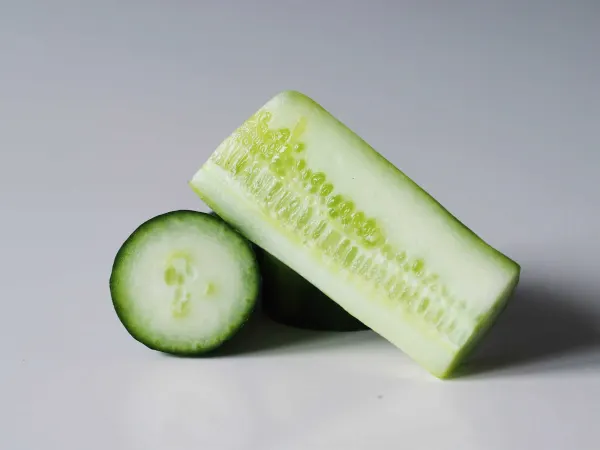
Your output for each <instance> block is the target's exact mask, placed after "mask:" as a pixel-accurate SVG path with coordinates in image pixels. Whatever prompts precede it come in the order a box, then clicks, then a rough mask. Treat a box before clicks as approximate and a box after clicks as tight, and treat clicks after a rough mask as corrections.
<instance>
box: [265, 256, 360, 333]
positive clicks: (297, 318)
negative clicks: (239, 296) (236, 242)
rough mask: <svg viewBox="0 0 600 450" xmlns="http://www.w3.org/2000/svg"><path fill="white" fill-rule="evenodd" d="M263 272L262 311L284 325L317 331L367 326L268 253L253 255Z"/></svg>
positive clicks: (350, 329) (351, 329)
mask: <svg viewBox="0 0 600 450" xmlns="http://www.w3.org/2000/svg"><path fill="white" fill-rule="evenodd" d="M256 256H257V258H258V262H259V265H260V270H261V273H262V280H263V281H262V309H263V311H264V313H265V314H266V315H267V316H268V317H270V318H271V319H272V320H274V321H276V322H279V323H281V324H283V325H287V326H291V327H295V328H303V329H309V330H317V331H359V330H364V329H366V328H367V327H365V325H364V324H363V323H361V322H360V321H359V320H358V319H356V318H355V317H353V316H351V315H350V314H349V313H348V312H347V311H346V310H344V309H343V308H342V307H341V306H340V305H339V304H337V303H336V302H334V301H333V300H331V299H330V298H329V297H327V296H326V295H325V294H324V293H323V292H321V291H320V290H318V289H317V288H316V287H315V286H313V285H312V284H310V283H309V282H308V281H307V280H306V279H305V278H303V277H302V276H300V275H299V274H298V273H296V272H294V271H293V270H292V269H290V268H289V267H288V266H286V265H285V264H283V263H282V262H281V261H279V260H278V259H277V258H276V257H274V256H273V255H271V254H270V253H268V252H266V251H264V250H263V249H259V250H258V251H257V252H256Z"/></svg>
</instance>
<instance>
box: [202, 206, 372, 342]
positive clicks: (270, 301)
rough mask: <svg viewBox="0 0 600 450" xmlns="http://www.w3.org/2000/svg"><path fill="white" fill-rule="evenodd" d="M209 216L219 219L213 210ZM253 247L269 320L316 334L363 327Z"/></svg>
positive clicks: (289, 270) (280, 263)
mask: <svg viewBox="0 0 600 450" xmlns="http://www.w3.org/2000/svg"><path fill="white" fill-rule="evenodd" d="M209 214H211V215H213V216H215V217H219V216H218V214H216V213H215V212H214V211H211V212H210V213H209ZM219 219H220V217H219ZM221 220H222V219H221ZM253 248H254V252H255V253H256V258H257V260H258V263H259V266H260V273H261V278H262V284H261V300H262V301H261V306H262V311H263V312H264V313H265V314H266V315H267V316H268V317H269V318H270V319H272V320H274V321H275V322H279V323H281V324H283V325H287V326H291V327H295V328H303V329H308V330H318V331H359V330H364V329H366V328H367V327H366V326H365V325H364V324H363V323H361V322H360V321H359V320H358V319H356V318H355V317H353V316H351V315H350V314H349V313H348V312H347V311H345V310H344V309H343V308H342V307H341V306H340V305H338V304H337V303H336V302H334V301H333V300H331V299H330V298H329V297H327V296H326V295H325V294H323V293H322V292H321V291H319V290H318V289H317V288H316V287H314V286H313V285H312V284H310V283H309V282H308V281H307V280H306V279H304V278H303V277H302V276H300V275H298V274H297V273H296V272H294V271H293V270H292V269H290V268H289V267H288V266H286V265H285V264H283V263H282V262H281V261H279V260H278V259H277V258H275V257H274V256H273V255H271V254H269V253H268V252H266V251H264V250H263V249H262V248H260V247H258V246H256V245H255V246H253Z"/></svg>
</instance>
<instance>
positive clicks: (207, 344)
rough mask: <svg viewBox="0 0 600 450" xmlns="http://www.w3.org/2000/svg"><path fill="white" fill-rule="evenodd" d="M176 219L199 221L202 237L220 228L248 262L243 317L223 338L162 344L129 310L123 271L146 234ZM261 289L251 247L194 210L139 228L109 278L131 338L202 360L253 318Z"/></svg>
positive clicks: (118, 256) (224, 225)
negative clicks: (204, 228)
mask: <svg viewBox="0 0 600 450" xmlns="http://www.w3.org/2000/svg"><path fill="white" fill-rule="evenodd" d="M173 219H184V220H186V221H196V223H197V226H198V232H199V233H202V230H203V227H207V226H210V227H215V228H218V229H219V230H220V232H221V233H222V234H223V235H227V237H228V243H229V244H230V245H232V246H235V248H236V251H237V252H238V253H239V257H240V258H246V259H247V261H248V262H249V267H250V270H248V271H247V272H246V273H244V274H243V276H244V278H245V281H244V282H245V285H246V287H247V290H246V292H247V295H246V298H245V299H243V301H241V302H240V304H241V305H242V308H241V309H240V313H239V315H238V316H237V318H236V320H234V321H232V322H231V323H230V326H229V328H228V329H226V330H225V331H224V332H222V333H221V334H219V335H217V336H214V338H213V339H209V340H204V341H199V342H188V343H181V342H178V343H172V342H165V341H161V340H159V339H156V337H155V336H153V335H152V332H151V331H149V330H147V329H146V328H145V327H143V326H141V325H140V324H139V323H137V322H136V318H135V317H134V316H133V314H131V312H130V311H129V310H128V307H127V305H128V302H131V301H132V299H130V298H129V296H128V295H127V293H126V290H127V289H126V285H125V283H126V280H123V279H122V278H121V274H122V273H123V269H124V267H125V265H126V264H127V263H128V258H129V257H131V256H132V255H134V254H135V250H136V246H137V245H138V243H139V241H140V240H141V239H142V238H143V237H144V235H146V234H147V233H155V232H157V231H158V232H160V229H161V225H164V223H165V222H166V221H169V220H173ZM260 285H261V277H260V269H259V266H258V260H257V258H256V254H255V253H254V250H253V248H252V244H251V243H250V242H249V241H248V240H247V239H245V238H244V237H243V236H242V235H241V234H239V233H238V232H237V231H236V230H234V229H233V228H232V227H230V226H229V225H228V224H227V223H225V222H223V221H222V220H219V219H218V218H216V217H213V216H211V215H209V214H206V213H203V212H199V211H191V210H176V211H170V212H167V213H163V214H160V215H157V216H155V217H153V218H151V219H149V220H147V221H145V222H144V223H142V224H141V225H140V226H138V227H137V228H136V229H135V230H134V231H133V232H132V233H131V234H130V235H129V237H128V238H127V239H126V240H125V241H124V243H123V244H122V245H121V247H120V248H119V250H118V251H117V254H116V256H115V258H114V261H113V265H112V269H111V274H110V278H109V288H110V294H111V299H112V305H113V308H114V311H115V313H116V315H117V317H118V319H119V321H120V322H121V324H122V325H123V327H124V328H125V330H126V331H127V332H128V334H129V335H130V336H131V337H132V338H133V339H135V340H136V341H138V342H139V343H141V344H143V345H144V346H146V347H148V348H149V349H151V350H155V351H159V352H163V353H169V354H173V355H179V356H200V355H203V354H206V353H209V352H211V351H213V350H215V349H217V348H218V347H220V346H221V345H222V344H224V343H225V342H227V341H228V340H230V339H232V338H233V337H234V336H235V335H236V334H237V332H238V331H239V330H240V329H241V328H242V327H243V326H244V324H245V323H246V322H247V321H248V319H249V318H250V316H251V315H252V312H253V311H254V309H255V307H256V303H257V299H258V297H259V292H260Z"/></svg>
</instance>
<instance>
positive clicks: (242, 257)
mask: <svg viewBox="0 0 600 450" xmlns="http://www.w3.org/2000/svg"><path fill="white" fill-rule="evenodd" d="M259 288H260V273H259V268H258V261H257V259H256V255H255V254H254V252H253V250H252V247H251V244H250V243H249V242H248V241H247V240H246V239H245V238H243V237H242V236H241V235H240V234H239V233H237V232H236V231H235V230H233V229H232V228H231V227H230V226H229V225H227V224H226V223H225V222H223V221H221V220H218V219H216V218H215V217H212V216H210V215H208V214H205V213H201V212H196V211H183V210H182V211H173V212H169V213H166V214H161V215H159V216H156V217H154V218H152V219H150V220H148V221H146V222H144V223H143V224H142V225H140V226H139V227H138V228H137V229H136V230H135V231H134V232H133V233H132V234H131V235H130V236H129V237H128V238H127V240H126V241H125V242H124V243H123V245H122V246H121V248H120V249H119V251H118V253H117V255H116V257H115V260H114V263H113V268H112V272H111V276H110V292H111V296H112V301H113V305H114V308H115V311H116V313H117V316H118V318H119V319H120V321H121V323H122V324H123V326H124V327H125V329H126V330H127V331H128V332H129V334H130V335H131V336H132V337H133V338H135V339H136V340H138V341H139V342H141V343H142V344H144V345H146V346H147V347H149V348H151V349H154V350H158V351H162V352H165V353H172V354H179V355H197V354H202V353H205V352H208V351H211V350H213V349H215V348H217V347H219V346H220V345H221V344H222V343H223V342H225V341H226V340H228V339H230V338H231V337H233V336H234V335H235V333H236V332H237V330H238V329H239V328H240V327H241V326H242V325H243V324H244V323H245V322H246V320H247V319H248V317H249V315H250V314H251V312H252V310H253V308H254V306H255V304H256V301H257V297H258V293H259Z"/></svg>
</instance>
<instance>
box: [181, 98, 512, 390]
mask: <svg viewBox="0 0 600 450" xmlns="http://www.w3.org/2000/svg"><path fill="white" fill-rule="evenodd" d="M190 185H191V187H192V188H193V189H194V190H195V192H196V193H197V194H198V195H199V196H200V197H201V198H202V199H203V200H204V202H205V203H206V204H208V205H209V206H210V207H211V208H212V209H213V210H215V211H216V212H217V213H218V214H219V215H220V216H221V217H223V219H225V220H226V221H227V222H228V223H230V224H232V225H233V226H234V227H235V228H236V229H237V230H239V231H240V232H241V233H242V234H243V235H244V236H246V237H247V238H248V239H249V240H251V241H252V242H254V243H256V244H257V245H258V246H260V247H262V248H263V249H265V250H266V251H267V252H269V253H270V254H272V255H273V256H275V257H276V258H277V259H279V260H280V261H282V262H283V263H284V264H285V265H287V266H288V267H290V268H291V269H292V270H294V271H295V272H297V273H298V274H300V275H301V276H302V277H304V278H306V279H307V280H308V281H309V282H310V283H312V284H313V285H315V286H316V287H317V288H318V289H319V290H321V291H322V292H324V293H325V294H326V295H327V296H328V297H330V298H331V299H333V300H334V301H335V302H336V303H338V304H339V305H340V306H341V307H343V308H344V309H345V310H346V311H348V312H349V313H350V314H351V315H353V316H354V317H356V318H357V319H359V320H360V321H361V322H362V323H364V324H365V325H366V326H368V327H369V328H371V329H372V330H373V331H375V332H377V333H378V334H380V335H381V336H383V337H384V338H386V339H387V340H389V341H390V342H391V343H393V344H394V345H396V346H397V347H399V348H400V349H402V350H403V351H404V352H405V353H406V354H408V355H409V356H410V357H411V358H413V359H414V360H415V361H417V362H418V363H420V364H421V365H422V366H423V367H424V368H426V369H427V370H428V371H429V372H431V373H432V374H434V375H436V376H438V377H440V378H445V377H449V376H451V374H452V373H453V369H454V368H455V367H456V366H457V365H458V364H459V363H460V362H461V361H462V360H463V359H464V357H465V356H466V355H467V354H468V352H469V350H471V349H472V348H473V346H474V345H475V344H476V343H477V342H478V341H479V340H480V339H481V337H482V336H483V335H484V334H485V332H486V330H487V329H489V327H490V326H491V325H492V323H493V322H494V321H495V318H496V317H497V315H498V314H499V313H500V311H502V309H503V308H504V306H505V305H506V302H507V301H508V299H509V298H510V295H511V293H512V291H513V289H514V287H515V286H516V284H517V283H518V280H519V275H520V266H519V265H518V264H517V263H516V262H514V261H513V260H511V259H510V258H508V257H507V256H505V255H504V254H502V253H501V252H499V251H498V250H496V249H494V248H493V247H492V246H490V245H489V244H487V243H486V242H484V241H483V240H482V239H481V238H480V237H479V236H478V235H476V234H475V233H474V232H472V231H471V230H470V229H469V228H467V227H466V226H465V225H464V224H462V223H461V222H460V221H459V220H458V219H457V218H456V217H455V216H453V215H452V214H451V213H450V212H448V211H447V210H446V209H445V208H444V207H443V206H442V205H440V204H439V203H438V202H437V201H436V200H435V199H434V198H433V197H431V196H430V195H429V194H428V193H427V192H425V191H424V190H423V189H422V188H420V187H419V186H418V185H417V184H416V183H415V182H413V181H412V180H411V179H410V178H409V177H408V176H406V175H405V174H404V173H403V172H402V171H400V170H399V169H398V168H396V167H395V166H394V165H392V164H391V163H390V162H389V161H388V160H386V159H385V158H384V157H383V156H382V155H380V154H379V153H378V152H377V151H375V150H374V149H373V148H372V147H370V146H369V145H368V144H367V143H366V142H365V141H364V140H362V139H361V138H360V137H359V136H358V135H356V134H355V133H354V132H352V131H351V130H350V129H349V128H348V127H346V126H345V125H344V124H342V123H341V122H340V121H339V120H337V119H336V118H335V117H334V116H333V115H331V114H330V113H329V112H328V111H326V110H325V109H324V108H323V107H322V106H321V105H319V104H318V103H316V102H315V101H313V100H312V99H310V98H309V97H307V96H305V95H303V94H301V93H299V92H296V91H285V92H282V93H280V94H278V95H276V96H275V97H274V98H272V99H271V100H269V101H268V102H267V103H266V104H265V105H263V106H262V107H261V108H260V109H259V110H258V111H257V112H256V113H255V114H253V115H252V116H251V117H250V118H249V119H248V120H247V121H246V122H244V123H243V124H242V125H241V126H240V127H239V128H238V129H236V130H235V131H234V133H233V134H232V135H230V136H229V137H227V138H226V139H225V140H224V141H223V142H222V143H221V144H220V145H219V146H218V148H217V149H216V150H215V152H214V153H213V154H212V155H211V156H210V158H209V159H208V160H207V161H206V162H204V164H202V166H201V167H200V168H199V169H198V171H197V172H196V173H195V175H194V176H193V178H192V180H191V181H190Z"/></svg>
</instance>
